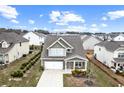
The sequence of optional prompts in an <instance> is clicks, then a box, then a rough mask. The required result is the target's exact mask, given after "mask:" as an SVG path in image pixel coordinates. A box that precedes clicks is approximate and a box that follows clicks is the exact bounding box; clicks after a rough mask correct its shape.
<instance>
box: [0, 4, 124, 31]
mask: <svg viewBox="0 0 124 93" xmlns="http://www.w3.org/2000/svg"><path fill="white" fill-rule="evenodd" d="M0 28H14V29H25V30H29V31H32V30H35V29H43V30H48V31H50V32H66V31H74V32H92V33H94V32H105V33H109V32H124V6H123V5H122V6H121V5H116V6H115V5H97V6H95V5H89V6H88V5H9V6H7V5H0Z"/></svg>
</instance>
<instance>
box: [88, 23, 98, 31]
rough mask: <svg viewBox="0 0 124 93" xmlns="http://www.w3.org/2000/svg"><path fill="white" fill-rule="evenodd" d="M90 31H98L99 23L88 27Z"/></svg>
mask: <svg viewBox="0 0 124 93" xmlns="http://www.w3.org/2000/svg"><path fill="white" fill-rule="evenodd" d="M88 31H89V32H97V31H99V28H98V25H97V24H91V26H90V27H89V28H88Z"/></svg>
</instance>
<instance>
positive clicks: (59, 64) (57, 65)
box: [44, 61, 63, 69]
mask: <svg viewBox="0 0 124 93" xmlns="http://www.w3.org/2000/svg"><path fill="white" fill-rule="evenodd" d="M44 65H45V69H63V61H45V62H44Z"/></svg>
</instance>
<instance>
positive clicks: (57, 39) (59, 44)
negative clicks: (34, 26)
mask: <svg viewBox="0 0 124 93" xmlns="http://www.w3.org/2000/svg"><path fill="white" fill-rule="evenodd" d="M41 60H42V61H41V62H42V64H41V65H43V66H44V68H45V69H82V70H86V69H87V61H88V60H87V59H86V57H85V53H84V49H83V46H82V44H81V38H80V36H79V35H74V36H72V35H65V36H64V35H62V36H61V35H48V36H47V38H46V41H45V44H44V47H43V52H42V55H41Z"/></svg>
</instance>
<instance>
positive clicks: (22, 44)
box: [0, 32, 29, 64]
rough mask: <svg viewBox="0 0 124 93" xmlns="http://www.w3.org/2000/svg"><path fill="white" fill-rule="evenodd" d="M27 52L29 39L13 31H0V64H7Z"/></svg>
mask: <svg viewBox="0 0 124 93" xmlns="http://www.w3.org/2000/svg"><path fill="white" fill-rule="evenodd" d="M28 53H29V41H28V40H27V39H25V38H23V37H21V36H20V35H18V34H16V33H14V32H0V64H9V63H11V62H13V61H14V60H16V59H18V58H20V57H22V56H23V54H28Z"/></svg>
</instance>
